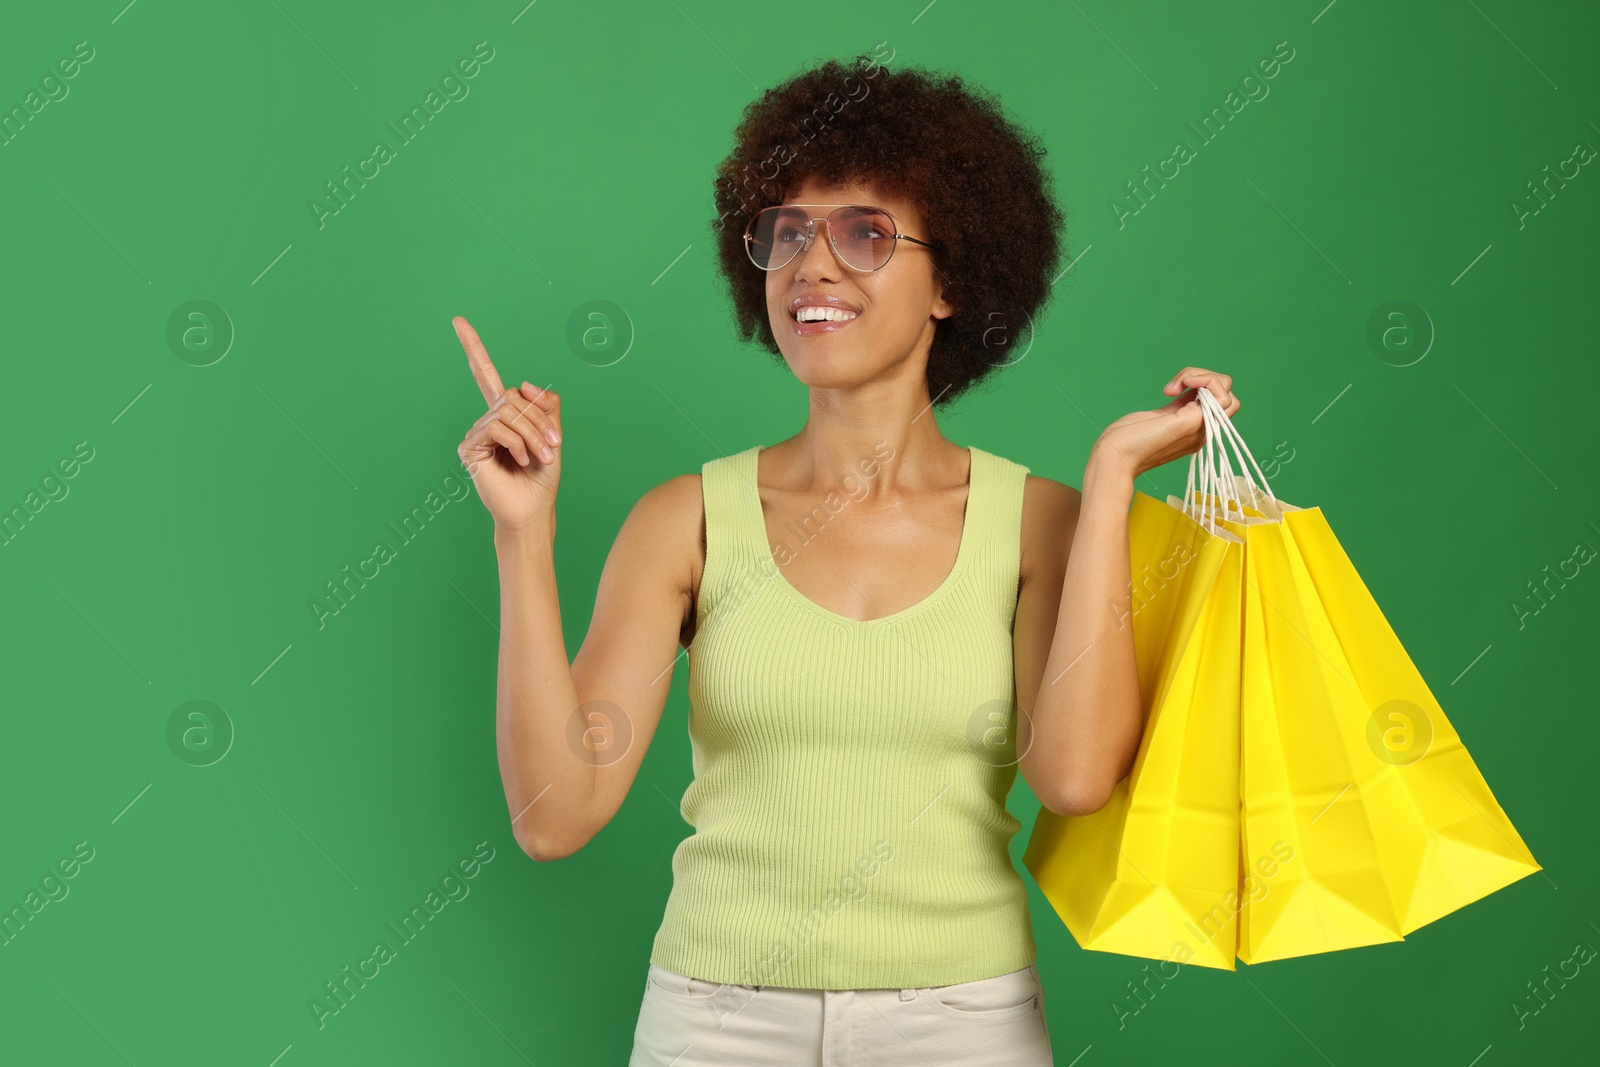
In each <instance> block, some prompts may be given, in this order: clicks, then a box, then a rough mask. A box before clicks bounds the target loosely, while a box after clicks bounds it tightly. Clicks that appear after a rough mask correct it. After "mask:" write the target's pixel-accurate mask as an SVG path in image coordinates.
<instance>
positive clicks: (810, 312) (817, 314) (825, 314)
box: [795, 307, 856, 322]
mask: <svg viewBox="0 0 1600 1067" xmlns="http://www.w3.org/2000/svg"><path fill="white" fill-rule="evenodd" d="M855 317H856V313H855V312H854V311H844V310H841V309H840V308H830V307H803V308H801V309H800V310H799V312H798V313H796V315H795V319H796V320H797V321H799V322H849V321H850V320H851V319H853V318H855Z"/></svg>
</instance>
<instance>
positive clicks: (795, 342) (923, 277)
mask: <svg viewBox="0 0 1600 1067" xmlns="http://www.w3.org/2000/svg"><path fill="white" fill-rule="evenodd" d="M784 203H786V204H807V205H839V204H859V205H866V206H871V207H881V208H884V209H885V210H887V211H889V212H890V213H891V214H892V215H893V216H894V220H895V223H896V224H897V225H898V227H899V232H901V233H904V234H909V235H911V236H912V237H916V238H918V239H919V240H923V241H929V240H932V239H933V238H932V237H931V236H930V234H929V233H928V230H927V227H926V226H925V225H924V224H923V220H922V214H921V212H919V211H918V210H917V208H916V206H915V205H913V204H912V203H911V202H909V201H906V200H901V199H899V198H897V197H893V196H888V195H886V194H883V193H880V192H879V191H878V190H877V189H876V188H875V187H874V186H873V185H872V184H870V183H868V184H861V183H849V184H846V185H840V186H832V187H830V186H826V185H823V184H821V183H820V182H819V181H818V179H816V178H814V177H813V178H809V179H807V181H806V183H805V184H804V185H802V186H801V187H800V189H799V190H797V191H796V192H795V193H794V194H793V195H791V196H789V197H788V198H787V199H785V200H784ZM831 210H832V207H831V206H819V207H813V208H811V209H810V210H809V212H808V214H810V215H814V216H817V217H818V218H821V217H823V216H825V215H827V214H828V212H829V211H831ZM815 225H816V234H815V237H814V238H813V239H812V242H811V247H810V248H808V249H806V251H805V252H804V253H802V254H800V255H797V256H795V258H794V259H793V260H792V261H790V263H789V264H788V265H787V266H784V267H781V268H779V269H778V270H774V271H768V272H767V315H768V320H769V322H770V323H771V325H772V333H773V336H774V337H775V338H777V341H778V348H779V350H780V351H781V352H782V353H783V357H784V359H785V360H786V361H787V362H788V364H789V368H790V369H791V370H792V371H794V374H795V377H797V378H799V379H800V380H801V381H802V382H805V383H806V385H808V386H811V387H813V388H823V389H839V388H847V387H850V386H853V385H857V384H860V383H863V382H867V381H872V380H877V379H880V378H892V377H896V376H898V374H897V372H903V371H906V370H912V371H914V372H915V380H917V381H926V379H925V378H924V377H923V374H924V372H925V369H926V366H927V354H928V348H929V346H930V345H932V343H933V330H934V326H935V324H936V320H938V319H943V318H948V317H949V316H950V314H951V313H952V311H953V310H954V309H953V308H951V306H950V305H949V304H947V303H946V302H945V300H944V298H943V296H942V294H941V286H940V284H939V280H938V272H937V271H935V269H934V266H933V251H932V249H929V248H924V247H923V246H922V245H919V244H916V243H915V242H912V241H894V242H893V244H894V245H895V249H894V254H893V255H892V256H890V258H889V262H888V263H887V264H885V265H884V266H883V267H880V268H879V269H878V270H875V271H861V270H856V269H855V268H853V267H851V266H850V265H849V264H847V263H845V262H843V261H842V260H841V259H840V258H839V257H838V256H837V255H835V254H834V251H833V246H832V245H831V244H829V242H828V240H827V236H828V235H827V230H828V226H829V223H827V222H817V223H816V224H815ZM844 238H845V235H844V234H843V233H841V234H839V240H840V243H841V244H843V242H844ZM818 294H824V295H827V296H833V297H837V298H838V299H839V300H842V301H844V302H845V303H846V304H848V305H849V306H850V307H851V308H854V309H855V310H856V312H857V314H856V317H855V318H853V319H851V320H850V321H849V322H818V323H806V324H802V323H799V322H797V321H796V320H795V317H794V307H793V303H792V302H793V301H794V299H795V298H797V297H802V296H814V295H818ZM913 357H914V361H915V367H906V366H904V365H905V364H906V363H907V360H908V359H910V358H913Z"/></svg>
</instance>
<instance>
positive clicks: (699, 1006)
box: [628, 963, 1051, 1067]
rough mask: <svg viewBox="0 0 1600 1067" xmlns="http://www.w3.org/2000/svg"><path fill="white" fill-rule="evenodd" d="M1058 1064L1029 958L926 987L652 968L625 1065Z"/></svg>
mask: <svg viewBox="0 0 1600 1067" xmlns="http://www.w3.org/2000/svg"><path fill="white" fill-rule="evenodd" d="M867 1064H870V1065H871V1067H900V1065H905V1067H944V1065H946V1064H949V1065H952V1067H953V1065H956V1064H960V1065H962V1067H1000V1065H1004V1067H1051V1054H1050V1034H1049V1031H1048V1029H1047V1028H1046V1026H1045V1017H1044V988H1043V986H1041V985H1040V983H1039V971H1038V969H1037V968H1036V967H1034V966H1033V965H1031V964H1030V965H1029V966H1027V967H1024V968H1022V969H1021V970H1020V971H1012V972H1011V973H1010V974H1002V975H999V976H998V977H995V978H982V979H979V980H978V981H975V982H960V983H957V984H955V985H945V986H932V987H923V988H920V989H789V988H784V987H782V986H747V985H734V984H732V983H718V982H707V981H702V980H701V979H699V978H691V977H689V976H687V975H682V974H678V973H677V972H675V971H669V970H667V969H666V968H664V967H658V966H656V965H655V964H653V963H652V964H651V965H650V969H649V972H648V974H647V975H646V978H645V988H644V999H643V1001H642V1002H641V1004H640V1006H639V1022H638V1025H637V1026H636V1027H635V1029H634V1034H633V1055H632V1057H631V1058H630V1059H629V1060H628V1067H712V1065H717V1067H722V1065H728V1067H863V1065H867Z"/></svg>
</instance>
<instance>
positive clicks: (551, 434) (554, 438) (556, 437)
mask: <svg viewBox="0 0 1600 1067" xmlns="http://www.w3.org/2000/svg"><path fill="white" fill-rule="evenodd" d="M544 435H545V436H546V437H547V438H549V439H550V443H551V444H553V445H559V444H560V443H561V435H560V434H558V433H556V432H555V430H554V429H551V428H546V429H545V431H544Z"/></svg>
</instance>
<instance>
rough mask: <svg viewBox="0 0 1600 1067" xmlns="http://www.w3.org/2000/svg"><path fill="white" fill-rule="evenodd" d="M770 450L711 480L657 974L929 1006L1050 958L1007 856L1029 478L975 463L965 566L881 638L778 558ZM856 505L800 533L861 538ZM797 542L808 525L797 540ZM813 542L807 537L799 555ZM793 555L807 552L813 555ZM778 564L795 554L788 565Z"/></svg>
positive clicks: (704, 474) (742, 457) (900, 615)
mask: <svg viewBox="0 0 1600 1067" xmlns="http://www.w3.org/2000/svg"><path fill="white" fill-rule="evenodd" d="M761 447H762V446H760V445H756V446H753V447H751V448H749V449H746V450H745V451H743V452H739V453H735V454H734V455H730V456H724V457H721V458H719V459H714V460H710V461H708V462H707V463H705V464H704V466H703V467H702V469H701V484H702V491H703V494H704V498H705V522H706V560H705V568H704V572H703V575H702V578H701V583H700V593H699V602H698V605H697V608H696V617H697V625H696V629H695V636H694V640H693V641H692V642H691V643H690V646H689V701H690V712H689V738H690V744H691V749H692V754H693V766H694V780H693V782H691V783H690V785H689V787H688V789H687V790H686V791H685V792H684V795H683V798H682V801H681V803H680V806H679V810H680V811H681V813H682V815H683V817H684V819H685V820H687V821H688V823H689V824H690V825H691V826H693V827H694V833H692V834H691V835H689V836H688V837H686V838H684V840H683V841H682V842H680V843H679V845H678V847H677V850H676V851H675V852H674V853H673V857H672V874H673V884H672V891H671V894H670V895H669V896H668V899H667V905H666V911H665V915H664V917H663V920H662V924H661V927H660V929H659V931H658V932H657V934H656V937H655V942H654V945H653V947H652V950H651V954H650V960H651V962H652V963H655V964H657V965H659V966H662V967H665V968H667V969H669V970H673V971H677V972H678V973H680V974H686V975H690V976H692V977H696V978H701V979H704V980H707V981H713V982H732V983H737V984H740V985H762V986H788V987H800V988H810V989H866V988H911V987H920V986H936V985H948V984H951V983H955V982H967V981H976V980H977V979H980V978H990V977H993V976H995V975H1000V974H1006V973H1008V972H1010V971H1014V970H1018V969H1019V968H1022V967H1026V966H1027V965H1028V964H1030V963H1033V962H1034V958H1035V946H1034V941H1033V929H1032V924H1031V921H1030V917H1029V913H1028V903H1027V891H1026V888H1025V887H1024V885H1023V883H1022V879H1021V877H1020V876H1019V874H1018V873H1017V870H1016V868H1015V866H1014V865H1013V863H1012V862H1011V857H1010V853H1009V851H1008V845H1009V842H1010V839H1011V837H1012V835H1013V834H1014V833H1016V831H1017V830H1018V829H1019V828H1020V825H1021V824H1020V823H1019V822H1018V820H1017V819H1016V818H1015V817H1013V816H1012V815H1011V814H1010V813H1009V812H1007V811H1006V807H1005V803H1006V795H1007V793H1009V792H1010V789H1011V785H1012V782H1013V781H1014V780H1015V778H1016V773H1017V768H1016V758H1017V756H1016V746H1015V741H1014V738H1015V733H1016V730H1015V722H1016V688H1015V681H1014V678H1015V676H1014V673H1013V663H1012V644H1011V628H1012V624H1013V621H1014V619H1015V616H1016V605H1017V581H1018V568H1019V563H1020V552H1021V534H1022V526H1021V517H1022V495H1023V484H1024V480H1025V478H1026V476H1027V473H1028V468H1026V467H1024V466H1021V465H1020V464H1017V463H1013V462H1012V461H1010V460H1007V459H1003V458H1001V457H1000V456H997V455H993V454H991V453H989V452H985V451H983V450H982V449H979V448H976V447H970V448H969V451H970V453H971V473H970V476H969V488H968V495H967V505H966V516H965V519H964V523H963V527H962V533H961V542H960V548H959V549H958V552H957V557H956V561H955V565H954V567H953V568H952V569H951V571H950V572H949V574H948V575H947V576H946V578H945V579H944V581H943V583H942V584H941V585H940V586H939V587H938V588H937V589H936V590H935V591H934V592H933V593H932V594H931V595H929V596H928V597H926V598H925V599H923V600H922V601H920V602H918V603H916V604H913V605H912V606H910V607H908V608H905V609H904V610H901V611H896V612H894V613H893V614H890V615H886V616H883V617H881V618H877V619H871V620H865V621H863V620H858V619H851V618H849V617H848V616H844V615H840V614H837V613H836V612H833V611H830V610H828V609H826V608H823V607H822V606H820V605H818V604H816V603H814V602H813V601H811V600H810V599H809V598H807V597H805V596H803V595H802V594H801V593H800V591H799V590H797V589H796V588H795V587H794V586H792V585H790V584H789V581H788V579H787V578H785V577H784V576H783V574H782V572H781V571H780V570H779V569H778V564H777V561H776V560H775V559H774V558H773V548H772V547H769V545H768V541H767V532H766V525H765V521H764V518H763V513H762V507H761V496H760V492H759V490H758V488H757V484H756V457H757V455H758V454H759V453H760V451H761ZM848 509H849V502H848V500H845V499H844V498H842V497H839V496H837V495H830V496H829V497H828V498H827V505H826V508H825V509H824V510H823V511H822V513H821V514H820V515H818V513H817V512H816V511H814V512H813V517H814V518H816V519H817V520H818V521H817V523H816V524H814V525H812V528H811V529H809V530H807V531H803V533H804V535H805V536H806V537H807V538H808V539H809V538H811V537H826V536H827V523H829V522H849V521H850V519H849V514H848ZM790 532H791V533H793V532H794V531H793V528H791V530H790ZM797 540H798V539H796V541H797ZM796 541H791V540H789V539H788V538H785V539H784V542H785V545H786V546H787V549H788V550H790V551H794V552H803V551H805V548H804V547H803V545H802V544H799V543H796ZM779 554H780V556H781V557H783V558H788V557H787V555H786V553H785V552H784V551H783V546H780V548H779Z"/></svg>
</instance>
